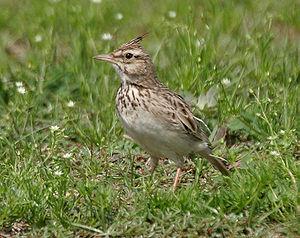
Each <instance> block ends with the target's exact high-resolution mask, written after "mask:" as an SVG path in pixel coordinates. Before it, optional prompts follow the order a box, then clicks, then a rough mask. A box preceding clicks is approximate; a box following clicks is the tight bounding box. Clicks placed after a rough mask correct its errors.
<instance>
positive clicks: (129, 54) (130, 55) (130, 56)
mask: <svg viewBox="0 0 300 238" xmlns="http://www.w3.org/2000/svg"><path fill="white" fill-rule="evenodd" d="M132 56H133V54H131V53H127V54H126V55H125V57H126V59H131V58H132Z"/></svg>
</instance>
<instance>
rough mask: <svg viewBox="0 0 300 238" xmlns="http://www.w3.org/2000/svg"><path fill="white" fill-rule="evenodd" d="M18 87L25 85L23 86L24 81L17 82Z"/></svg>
mask: <svg viewBox="0 0 300 238" xmlns="http://www.w3.org/2000/svg"><path fill="white" fill-rule="evenodd" d="M16 87H17V88H19V87H24V86H23V83H22V82H16Z"/></svg>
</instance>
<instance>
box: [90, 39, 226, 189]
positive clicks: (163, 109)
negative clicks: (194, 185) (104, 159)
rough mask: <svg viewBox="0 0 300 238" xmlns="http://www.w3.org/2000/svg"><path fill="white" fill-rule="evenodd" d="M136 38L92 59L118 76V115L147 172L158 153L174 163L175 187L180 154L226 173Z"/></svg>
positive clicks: (188, 111)
mask: <svg viewBox="0 0 300 238" xmlns="http://www.w3.org/2000/svg"><path fill="white" fill-rule="evenodd" d="M144 36H145V35H142V36H139V37H137V38H135V39H133V40H131V41H129V42H128V43H126V44H123V45H122V46H120V47H119V48H118V49H116V50H115V51H113V52H112V53H110V54H105V55H97V56H95V57H94V59H96V60H102V61H106V62H109V63H111V64H112V65H113V67H114V68H115V70H116V71H117V73H118V74H119V75H120V78H121V86H120V88H119V90H118V93H117V97H116V107H117V112H118V116H119V118H120V120H121V122H122V124H123V126H124V128H125V131H126V134H127V135H128V136H129V137H131V138H132V139H133V140H134V141H136V143H137V144H139V145H140V146H141V147H142V148H143V149H144V150H145V151H147V152H148V153H149V154H150V156H151V157H150V160H149V162H150V166H151V171H152V172H153V171H154V170H155V168H156V166H157V164H158V160H159V158H161V157H164V158H169V159H171V160H173V161H174V162H175V164H176V166H177V173H176V176H175V179H174V184H173V189H176V187H177V185H178V182H179V177H180V173H181V169H182V167H183V166H184V158H185V157H186V156H187V155H189V154H190V153H198V154H200V155H201V156H202V157H204V158H206V159H207V160H208V161H209V162H210V163H212V164H213V166H214V167H215V168H217V169H218V170H220V171H221V172H222V174H224V175H229V171H228V170H227V168H226V167H225V165H224V163H223V162H222V160H220V159H219V158H217V157H216V156H214V155H212V151H211V148H210V144H209V140H208V137H207V135H206V134H205V132H204V129H203V127H204V126H205V124H204V122H203V121H202V120H200V119H198V118H197V117H195V116H194V115H193V114H192V112H191V109H190V107H189V106H188V105H187V103H186V102H185V101H184V100H183V98H182V97H181V96H179V95H178V94H176V93H174V92H172V91H170V90H169V89H168V88H167V87H166V86H164V85H163V84H162V83H161V82H159V81H158V79H157V76H156V72H155V68H154V65H153V63H152V60H151V58H150V56H149V55H148V54H147V53H146V52H145V50H144V49H143V48H142V46H141V44H140V43H141V40H142V39H143V37H144Z"/></svg>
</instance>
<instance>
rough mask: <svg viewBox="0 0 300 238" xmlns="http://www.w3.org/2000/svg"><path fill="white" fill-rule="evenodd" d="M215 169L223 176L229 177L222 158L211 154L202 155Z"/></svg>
mask: <svg viewBox="0 0 300 238" xmlns="http://www.w3.org/2000/svg"><path fill="white" fill-rule="evenodd" d="M203 156H204V157H205V158H206V159H207V160H208V161H209V162H210V163H211V164H212V165H213V166H214V167H215V168H216V169H218V170H219V171H220V172H221V173H222V174H223V175H226V176H229V174H230V172H229V170H228V169H227V168H226V165H225V162H224V159H223V158H220V157H218V156H215V155H212V154H204V155H203Z"/></svg>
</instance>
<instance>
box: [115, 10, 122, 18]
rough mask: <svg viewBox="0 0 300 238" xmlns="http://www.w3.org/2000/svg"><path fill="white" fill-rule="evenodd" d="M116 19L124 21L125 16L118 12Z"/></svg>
mask: <svg viewBox="0 0 300 238" xmlns="http://www.w3.org/2000/svg"><path fill="white" fill-rule="evenodd" d="M115 18H116V19H117V20H122V19H123V14H122V13H120V12H118V13H117V14H116V15H115Z"/></svg>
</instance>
